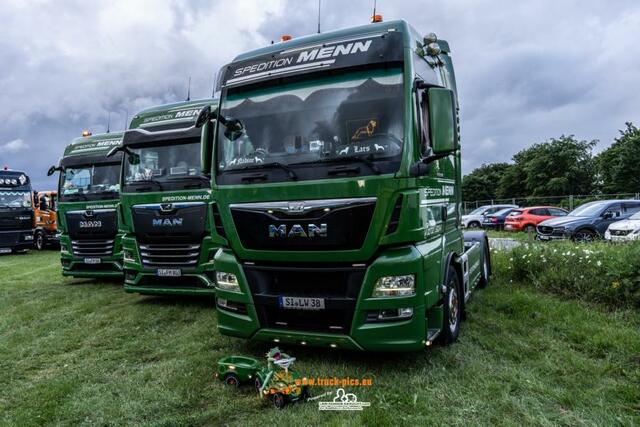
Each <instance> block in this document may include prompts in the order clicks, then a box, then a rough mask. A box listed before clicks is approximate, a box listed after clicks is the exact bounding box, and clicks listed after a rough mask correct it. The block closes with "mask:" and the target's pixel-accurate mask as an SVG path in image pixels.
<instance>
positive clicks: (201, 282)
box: [122, 235, 218, 296]
mask: <svg viewBox="0 0 640 427" xmlns="http://www.w3.org/2000/svg"><path fill="white" fill-rule="evenodd" d="M122 247H123V251H126V252H127V253H129V254H131V255H132V257H133V258H132V259H129V258H127V259H125V260H124V290H125V291H126V292H129V293H139V294H144V295H195V296H198V295H204V296H213V295H215V287H214V285H215V283H214V281H215V273H214V269H213V264H214V262H213V256H214V254H215V252H216V250H217V249H218V247H217V246H216V245H214V244H213V243H212V242H211V238H210V237H205V238H204V239H203V240H202V247H201V251H200V258H199V261H198V264H197V265H196V266H195V267H191V268H184V269H181V275H180V277H158V275H157V270H158V268H149V267H145V266H143V265H142V263H141V262H140V252H139V250H138V243H137V242H136V239H135V237H134V236H129V235H125V236H124V237H123V239H122Z"/></svg>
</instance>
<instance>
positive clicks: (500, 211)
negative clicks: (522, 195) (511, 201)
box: [492, 208, 513, 216]
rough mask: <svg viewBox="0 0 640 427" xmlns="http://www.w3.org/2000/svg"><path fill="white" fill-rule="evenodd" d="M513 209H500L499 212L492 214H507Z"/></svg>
mask: <svg viewBox="0 0 640 427" xmlns="http://www.w3.org/2000/svg"><path fill="white" fill-rule="evenodd" d="M512 210H513V208H506V209H500V210H499V211H498V212H496V213H494V214H492V215H494V216H502V215H506V214H508V213H509V212H511V211H512Z"/></svg>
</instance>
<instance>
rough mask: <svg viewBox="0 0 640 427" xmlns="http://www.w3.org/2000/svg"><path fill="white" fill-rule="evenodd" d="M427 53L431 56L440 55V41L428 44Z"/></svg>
mask: <svg viewBox="0 0 640 427" xmlns="http://www.w3.org/2000/svg"><path fill="white" fill-rule="evenodd" d="M427 54H429V55H430V56H438V55H440V46H439V45H438V43H429V45H428V46H427Z"/></svg>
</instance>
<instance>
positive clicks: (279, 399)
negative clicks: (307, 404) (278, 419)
mask: <svg viewBox="0 0 640 427" xmlns="http://www.w3.org/2000/svg"><path fill="white" fill-rule="evenodd" d="M273 406H275V407H276V409H282V408H284V407H285V406H287V399H286V397H284V394H282V393H276V394H274V395H273Z"/></svg>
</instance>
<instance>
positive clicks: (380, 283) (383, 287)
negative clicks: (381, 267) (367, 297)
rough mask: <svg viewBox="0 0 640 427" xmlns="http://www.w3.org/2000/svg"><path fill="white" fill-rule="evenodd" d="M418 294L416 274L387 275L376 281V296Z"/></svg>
mask: <svg viewBox="0 0 640 427" xmlns="http://www.w3.org/2000/svg"><path fill="white" fill-rule="evenodd" d="M415 294H416V276H415V275H414V274H406V275H403V276H385V277H381V278H379V279H378V280H377V281H376V285H375V287H374V288H373V295H372V296H374V297H411V296H414V295H415Z"/></svg>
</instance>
